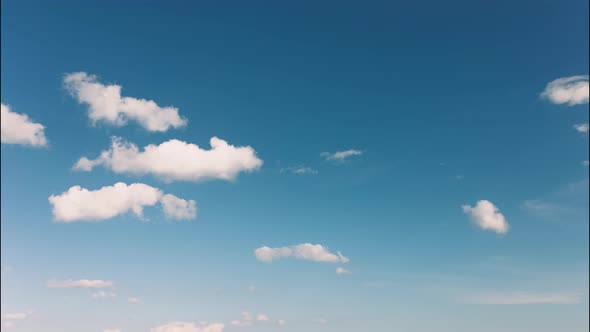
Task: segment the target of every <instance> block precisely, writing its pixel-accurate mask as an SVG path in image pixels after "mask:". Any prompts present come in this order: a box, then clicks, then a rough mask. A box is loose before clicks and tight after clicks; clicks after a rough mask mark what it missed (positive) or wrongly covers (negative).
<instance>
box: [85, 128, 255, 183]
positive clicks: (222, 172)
mask: <svg viewBox="0 0 590 332" xmlns="http://www.w3.org/2000/svg"><path fill="white" fill-rule="evenodd" d="M210 145H211V149H210V150H205V149H201V148H200V147H199V146H198V145H196V144H190V143H186V142H183V141H179V140H176V139H172V140H169V141H166V142H164V143H161V144H160V145H153V144H150V145H148V146H146V147H145V148H144V149H143V151H140V150H139V148H138V147H137V146H136V145H134V144H132V143H128V142H124V141H123V140H122V139H120V138H117V137H113V139H112V144H111V147H110V148H109V149H108V150H106V151H103V152H102V153H101V154H100V156H99V157H98V158H96V159H94V160H90V159H88V158H86V157H82V158H81V159H80V160H78V162H77V163H76V164H75V165H74V170H78V171H91V170H92V168H94V167H95V166H98V165H102V166H104V167H106V168H109V169H111V170H112V171H113V172H115V173H127V174H136V175H143V174H152V175H154V176H156V177H159V178H161V179H163V180H165V181H175V180H176V181H199V180H204V179H221V180H233V179H235V178H236V176H237V175H238V174H239V173H240V172H251V171H255V170H257V169H259V168H260V167H261V166H262V163H263V162H262V160H260V159H258V157H257V156H256V151H254V149H253V148H252V147H250V146H245V147H236V146H233V145H230V144H228V143H227V142H226V141H224V140H222V139H219V138H217V137H213V138H211V140H210Z"/></svg>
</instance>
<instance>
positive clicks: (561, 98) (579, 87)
mask: <svg viewBox="0 0 590 332" xmlns="http://www.w3.org/2000/svg"><path fill="white" fill-rule="evenodd" d="M588 87H589V85H588V75H579V76H571V77H563V78H558V79H556V80H554V81H552V82H549V84H547V87H546V88H545V91H543V93H541V96H542V97H544V98H547V99H548V100H549V101H551V102H552V103H554V104H567V105H568V106H573V105H579V104H587V103H588Z"/></svg>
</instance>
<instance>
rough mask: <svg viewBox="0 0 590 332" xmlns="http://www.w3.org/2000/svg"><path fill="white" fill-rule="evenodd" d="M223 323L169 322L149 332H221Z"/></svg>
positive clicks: (223, 326)
mask: <svg viewBox="0 0 590 332" xmlns="http://www.w3.org/2000/svg"><path fill="white" fill-rule="evenodd" d="M224 328H225V324H223V323H214V324H207V323H193V322H170V323H166V324H164V325H160V326H157V327H154V328H152V329H151V330H150V331H151V332H223V330H224Z"/></svg>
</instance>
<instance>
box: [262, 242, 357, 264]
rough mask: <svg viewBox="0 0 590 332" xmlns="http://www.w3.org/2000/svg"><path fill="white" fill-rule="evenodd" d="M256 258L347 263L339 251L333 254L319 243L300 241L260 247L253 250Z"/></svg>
mask: <svg viewBox="0 0 590 332" xmlns="http://www.w3.org/2000/svg"><path fill="white" fill-rule="evenodd" d="M254 254H255V255H256V259H258V260H259V261H261V262H265V263H270V262H272V261H273V260H277V259H283V258H291V257H292V258H298V259H304V260H309V261H314V262H322V263H348V262H349V259H348V258H347V257H345V256H343V255H342V254H341V253H340V252H337V254H333V253H331V252H330V251H328V249H327V248H325V247H323V246H322V245H320V244H311V243H302V244H298V245H295V246H290V247H280V248H270V247H266V246H265V247H260V248H258V249H256V250H255V251H254Z"/></svg>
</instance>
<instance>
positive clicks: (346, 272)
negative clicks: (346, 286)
mask: <svg viewBox="0 0 590 332" xmlns="http://www.w3.org/2000/svg"><path fill="white" fill-rule="evenodd" d="M336 274H338V275H343V274H352V272H350V271H349V270H346V269H344V268H342V267H338V268H337V269H336Z"/></svg>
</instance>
